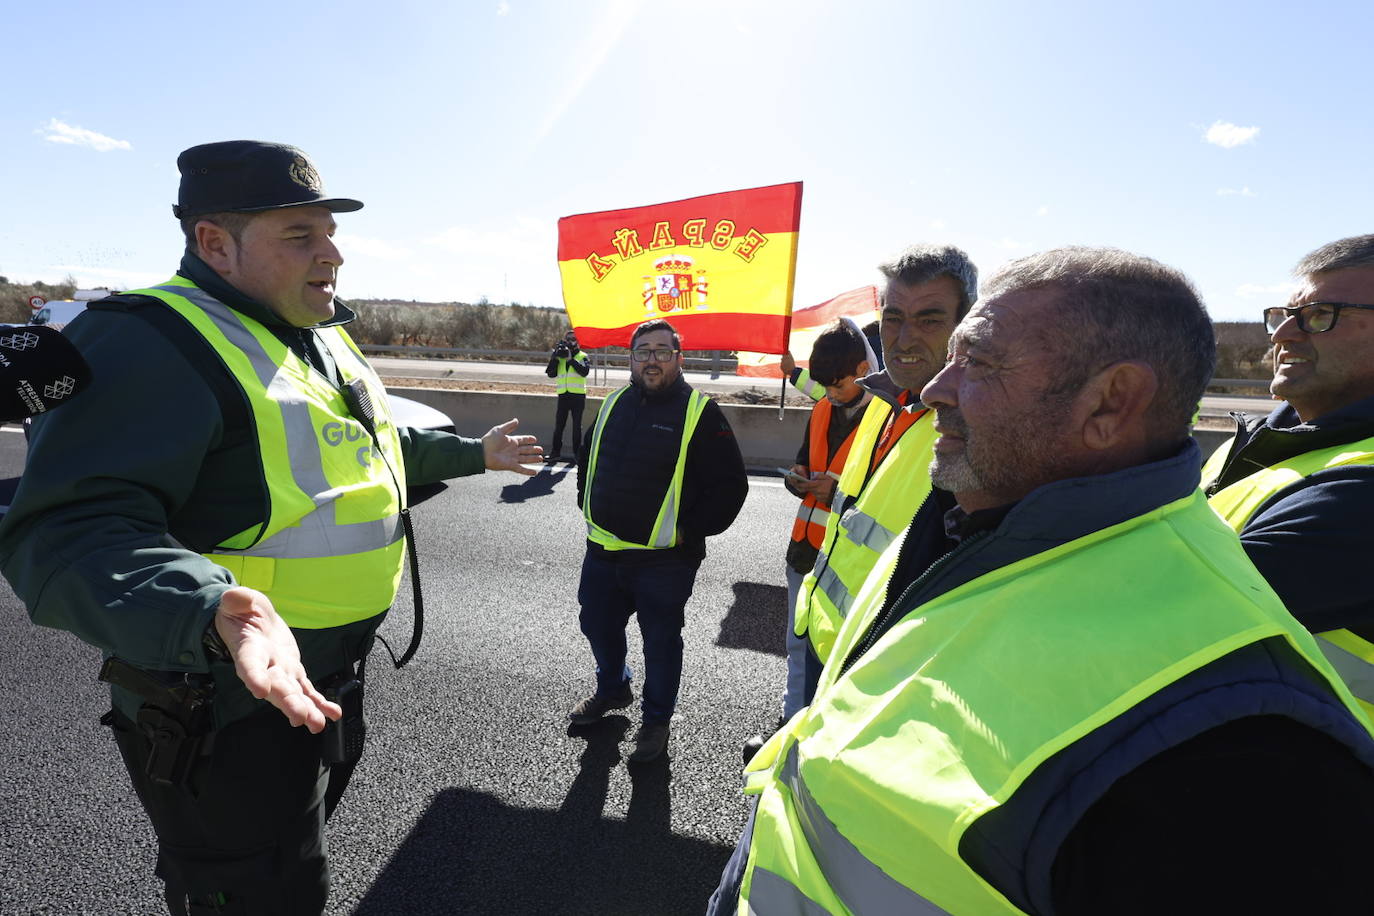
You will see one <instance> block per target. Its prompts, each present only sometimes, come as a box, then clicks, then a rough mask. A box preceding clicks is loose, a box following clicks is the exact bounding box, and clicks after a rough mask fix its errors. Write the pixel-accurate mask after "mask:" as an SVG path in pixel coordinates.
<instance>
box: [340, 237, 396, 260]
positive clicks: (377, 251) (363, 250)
mask: <svg viewBox="0 0 1374 916" xmlns="http://www.w3.org/2000/svg"><path fill="white" fill-rule="evenodd" d="M334 241H335V242H336V243H338V246H339V250H340V251H342V252H343V255H344V258H348V256H349V255H353V254H359V255H365V256H366V257H369V258H378V259H380V260H383V261H402V260H405V259H406V258H408V257H410V256H411V252H410V249H408V248H402V247H400V246H399V245H393V244H391V243H390V242H387V241H383V240H382V239H370V238H366V237H364V236H361V235H348V234H346V233H343V232H341V233H339V234H338V236H337V237H336V238H335V239H334Z"/></svg>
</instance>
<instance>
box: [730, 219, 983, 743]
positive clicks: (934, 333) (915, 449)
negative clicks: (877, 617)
mask: <svg viewBox="0 0 1374 916" xmlns="http://www.w3.org/2000/svg"><path fill="white" fill-rule="evenodd" d="M878 269H879V270H880V271H881V272H882V274H883V277H884V278H885V281H886V282H885V284H884V286H883V290H882V296H881V298H880V305H881V312H880V317H879V321H880V324H879V335H880V337H881V339H882V349H883V365H884V370H883V371H882V372H875V373H873V374H872V375H869V376H868V377H866V378H864V379H862V380H861V381H860V384H861V385H862V386H863V387H864V388H866V389H868V390H869V391H871V392H872V393H873V395H874V397H873V400H872V401H871V402H870V403H869V405H868V408H867V410H866V411H865V412H864V417H863V420H862V421H861V422H860V425H859V429H858V431H857V433H856V434H855V437H854V443H853V445H852V446H851V448H850V451H849V457H848V459H847V460H846V462H845V466H844V470H843V472H842V473H841V475H840V481H839V485H838V488H837V492H836V496H835V501H834V505H833V506H832V511H831V513H830V516H829V518H828V520H827V521H826V528H825V534H824V536H823V537H822V542H821V545H820V548H819V552H818V555H817V557H816V563H815V566H814V567H813V568H812V570H811V572H809V573H808V574H807V575H806V578H805V579H804V580H803V581H802V585H801V589H800V593H799V594H798V596H797V600H796V604H795V605H794V608H793V628H794V632H795V633H796V635H797V636H799V637H801V636H805V637H806V638H807V640H808V642H809V645H810V653H809V654H808V656H807V673H806V678H805V681H806V683H805V694H804V699H803V704H804V703H807V702H810V699H811V696H812V694H813V693H814V692H815V686H816V681H817V679H818V678H819V677H820V669H821V665H822V664H824V663H825V662H826V661H827V659H828V658H829V657H830V649H831V646H832V645H833V644H834V641H835V635H836V633H838V632H839V629H840V626H841V625H842V624H843V623H844V619H845V616H846V615H847V614H848V612H849V608H850V606H851V605H852V603H853V601H854V598H855V596H856V595H857V594H858V591H859V589H860V588H861V587H862V586H863V583H864V580H865V579H866V578H867V576H868V573H869V570H871V569H872V568H873V564H874V563H875V562H876V561H877V559H878V556H879V555H880V554H881V553H882V552H883V549H884V548H885V547H886V546H887V545H888V544H889V543H891V541H892V539H893V538H895V537H896V536H897V534H898V532H900V531H901V530H902V529H903V528H904V527H906V524H907V523H908V522H909V521H911V516H912V514H913V513H914V512H915V511H916V508H917V507H918V506H920V505H921V502H922V501H923V500H924V499H925V497H926V494H927V493H929V492H930V479H929V476H928V475H927V474H926V467H927V466H928V465H929V463H930V456H931V451H930V446H931V443H932V442H933V441H934V439H935V432H934V425H933V419H934V418H933V416H932V414H931V413H930V411H928V410H926V408H925V405H924V404H922V403H921V400H920V396H919V395H920V391H921V388H922V387H924V385H925V384H926V383H927V382H929V381H930V379H931V378H932V377H933V376H934V375H935V373H936V372H938V371H939V369H940V366H941V365H943V363H944V359H945V345H946V343H947V342H948V341H949V335H950V332H951V331H953V330H954V326H955V324H956V323H957V322H958V321H959V319H960V318H961V317H962V316H963V315H964V314H965V313H966V312H967V311H968V309H969V306H971V305H972V304H973V302H974V301H975V300H976V299H977V298H978V269H977V268H976V267H975V266H974V264H973V262H972V261H970V260H969V258H968V256H967V255H966V254H964V252H962V251H960V250H959V249H958V248H955V247H953V246H952V245H946V246H931V245H916V246H912V247H910V248H907V249H906V250H905V251H903V252H902V253H901V254H900V255H899V256H898V257H896V258H895V259H893V260H892V261H890V262H888V263H885V264H881V265H879V268H878ZM745 753H746V754H748V753H749V746H746V749H745Z"/></svg>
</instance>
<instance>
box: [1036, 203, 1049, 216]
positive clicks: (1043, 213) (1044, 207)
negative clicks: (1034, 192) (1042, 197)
mask: <svg viewBox="0 0 1374 916" xmlns="http://www.w3.org/2000/svg"><path fill="white" fill-rule="evenodd" d="M1035 215H1036V216H1049V215H1050V208H1049V206H1048V205H1046V204H1041V205H1040V209H1039V210H1036V211H1035Z"/></svg>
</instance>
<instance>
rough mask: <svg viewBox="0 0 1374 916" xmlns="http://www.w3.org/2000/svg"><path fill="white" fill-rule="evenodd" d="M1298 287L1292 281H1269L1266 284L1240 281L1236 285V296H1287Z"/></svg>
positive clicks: (1266, 297)
mask: <svg viewBox="0 0 1374 916" xmlns="http://www.w3.org/2000/svg"><path fill="white" fill-rule="evenodd" d="M1297 288H1298V284H1296V283H1292V282H1285V283H1271V284H1269V285H1268V286H1266V285H1264V284H1263V283H1242V284H1241V285H1240V286H1238V287H1236V296H1237V298H1240V299H1254V298H1255V297H1257V296H1260V297H1263V298H1265V299H1274V298H1287V297H1288V296H1290V295H1292V294H1293V292H1294V291H1295V290H1296V289H1297Z"/></svg>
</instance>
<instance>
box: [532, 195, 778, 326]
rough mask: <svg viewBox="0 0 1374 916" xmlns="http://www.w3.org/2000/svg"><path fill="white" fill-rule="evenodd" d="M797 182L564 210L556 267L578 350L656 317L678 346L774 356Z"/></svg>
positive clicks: (560, 225)
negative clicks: (572, 212)
mask: <svg viewBox="0 0 1374 916" xmlns="http://www.w3.org/2000/svg"><path fill="white" fill-rule="evenodd" d="M801 189H802V186H801V182H800V181H797V182H792V183H790V184H779V185H772V186H770V187H766V188H751V189H749V190H746V191H727V192H726V193H724V194H708V195H706V196H704V197H693V198H690V199H689V200H679V201H674V202H672V203H666V204H654V205H653V206H649V207H633V208H630V209H627V210H605V211H603V212H600V213H584V214H582V215H580V216H565V217H563V218H562V219H560V220H559V221H558V268H559V271H560V273H561V274H562V277H563V302H564V304H565V305H566V306H567V309H568V320H569V321H570V322H571V323H572V326H573V329H574V330H575V331H576V332H577V339H578V341H579V342H581V344H582V345H583V346H585V347H605V346H628V345H629V343H630V333H631V332H632V331H633V330H634V329H635V327H636V326H638V325H640V324H642V323H644V322H645V321H649V320H651V319H653V318H666V319H667V320H668V321H670V322H672V324H673V326H674V327H675V328H677V330H678V333H679V334H681V335H682V345H683V348H684V349H690V350H753V351H755V352H759V353H781V352H782V351H783V350H784V349H786V347H787V332H788V325H789V321H790V320H791V316H792V282H793V279H794V277H795V275H796V269H797V230H798V226H799V224H800V221H801Z"/></svg>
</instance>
